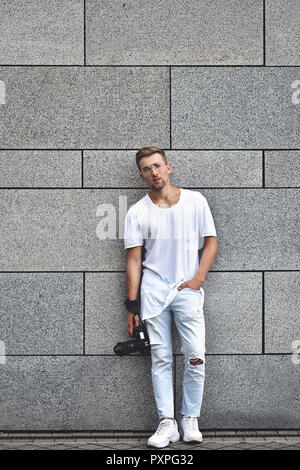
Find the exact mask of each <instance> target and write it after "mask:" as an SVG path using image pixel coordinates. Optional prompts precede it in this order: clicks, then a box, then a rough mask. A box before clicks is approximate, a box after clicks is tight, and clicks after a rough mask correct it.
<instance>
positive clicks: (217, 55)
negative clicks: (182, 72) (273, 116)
mask: <svg viewBox="0 0 300 470" xmlns="http://www.w3.org/2000/svg"><path fill="white" fill-rule="evenodd" d="M86 6H87V8H86V18H87V23H88V28H87V63H88V64H93V65H94V64H103V65H105V64H113V65H118V64H132V65H135V64H138V65H139V64H150V65H152V64H156V65H162V64H166V65H168V64H171V65H172V64H173V65H174V64H175V65H180V64H181V65H188V64H200V65H201V64H261V63H262V40H261V28H262V21H263V11H262V4H261V2H260V1H259V0H251V1H248V2H246V3H241V2H238V1H237V0H221V1H218V2H205V1H203V0H191V1H189V2H185V1H184V0H161V1H160V2H157V1H155V0H148V1H147V2H140V1H139V0H129V1H126V2H111V1H109V0H104V1H102V2H101V8H99V2H97V1H95V0H94V1H93V0H89V1H88V2H87V4H86ZM245 18H247V21H245Z"/></svg>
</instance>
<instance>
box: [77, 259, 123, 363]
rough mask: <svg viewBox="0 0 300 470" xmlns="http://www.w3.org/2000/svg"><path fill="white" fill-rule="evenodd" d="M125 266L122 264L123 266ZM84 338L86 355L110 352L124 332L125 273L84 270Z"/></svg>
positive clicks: (120, 339)
mask: <svg viewBox="0 0 300 470" xmlns="http://www.w3.org/2000/svg"><path fill="white" fill-rule="evenodd" d="M124 269H125V266H124ZM85 289H86V294H85V302H86V306H85V337H86V348H85V350H86V353H87V354H114V351H113V347H114V346H115V345H116V344H117V343H118V342H121V341H122V342H123V341H128V340H130V339H131V338H130V336H129V334H128V332H127V323H126V322H127V311H126V307H125V305H124V301H125V299H126V297H127V291H126V274H125V273H86V279H85Z"/></svg>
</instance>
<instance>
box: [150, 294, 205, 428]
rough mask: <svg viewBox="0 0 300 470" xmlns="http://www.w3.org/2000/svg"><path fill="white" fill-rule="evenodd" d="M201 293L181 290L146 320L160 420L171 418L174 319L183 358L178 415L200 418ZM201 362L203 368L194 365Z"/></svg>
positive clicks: (203, 343)
mask: <svg viewBox="0 0 300 470" xmlns="http://www.w3.org/2000/svg"><path fill="white" fill-rule="evenodd" d="M203 304H204V289H203V287H201V288H200V290H198V291H196V290H193V289H190V288H187V287H185V288H183V289H182V290H180V291H178V293H177V294H176V296H175V298H174V299H173V300H172V302H171V303H170V304H169V305H168V307H167V308H166V309H164V310H163V311H162V312H161V313H160V314H159V315H157V316H156V317H153V318H148V319H145V323H146V326H147V331H148V335H149V339H150V344H151V360H152V367H151V372H152V384H153V391H154V396H155V401H156V407H157V411H158V416H159V419H162V418H164V417H169V418H173V417H174V396H173V383H172V362H173V354H172V338H171V324H172V318H174V321H175V325H176V328H177V330H178V333H179V335H180V339H181V345H182V347H181V352H182V353H183V354H184V374H183V397H182V407H181V413H182V414H183V415H185V416H195V417H199V416H200V410H201V405H202V397H203V388H204V377H205V357H204V356H205V324H204V315H203ZM195 359H201V360H202V364H200V365H193V360H194V361H195Z"/></svg>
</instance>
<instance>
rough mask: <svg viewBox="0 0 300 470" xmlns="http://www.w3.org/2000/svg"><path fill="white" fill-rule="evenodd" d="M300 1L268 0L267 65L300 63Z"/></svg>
mask: <svg viewBox="0 0 300 470" xmlns="http://www.w3.org/2000/svg"><path fill="white" fill-rule="evenodd" d="M299 21H300V3H299V1H298V0H286V1H285V2H282V1H281V0H272V1H271V2H269V1H268V2H266V65H300V50H299V42H300V28H299Z"/></svg>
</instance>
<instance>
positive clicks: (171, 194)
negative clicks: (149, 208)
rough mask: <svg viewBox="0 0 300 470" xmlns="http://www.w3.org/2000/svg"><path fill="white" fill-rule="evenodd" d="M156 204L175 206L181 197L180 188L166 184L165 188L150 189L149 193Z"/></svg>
mask: <svg viewBox="0 0 300 470" xmlns="http://www.w3.org/2000/svg"><path fill="white" fill-rule="evenodd" d="M148 195H149V197H150V198H151V200H152V201H153V202H154V204H161V203H163V204H165V205H169V206H171V205H174V204H176V202H178V200H179V197H180V188H177V187H176V186H173V185H172V184H171V183H170V182H168V183H166V185H165V186H164V187H163V188H160V189H156V188H152V187H151V188H150V191H149V193H148Z"/></svg>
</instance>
